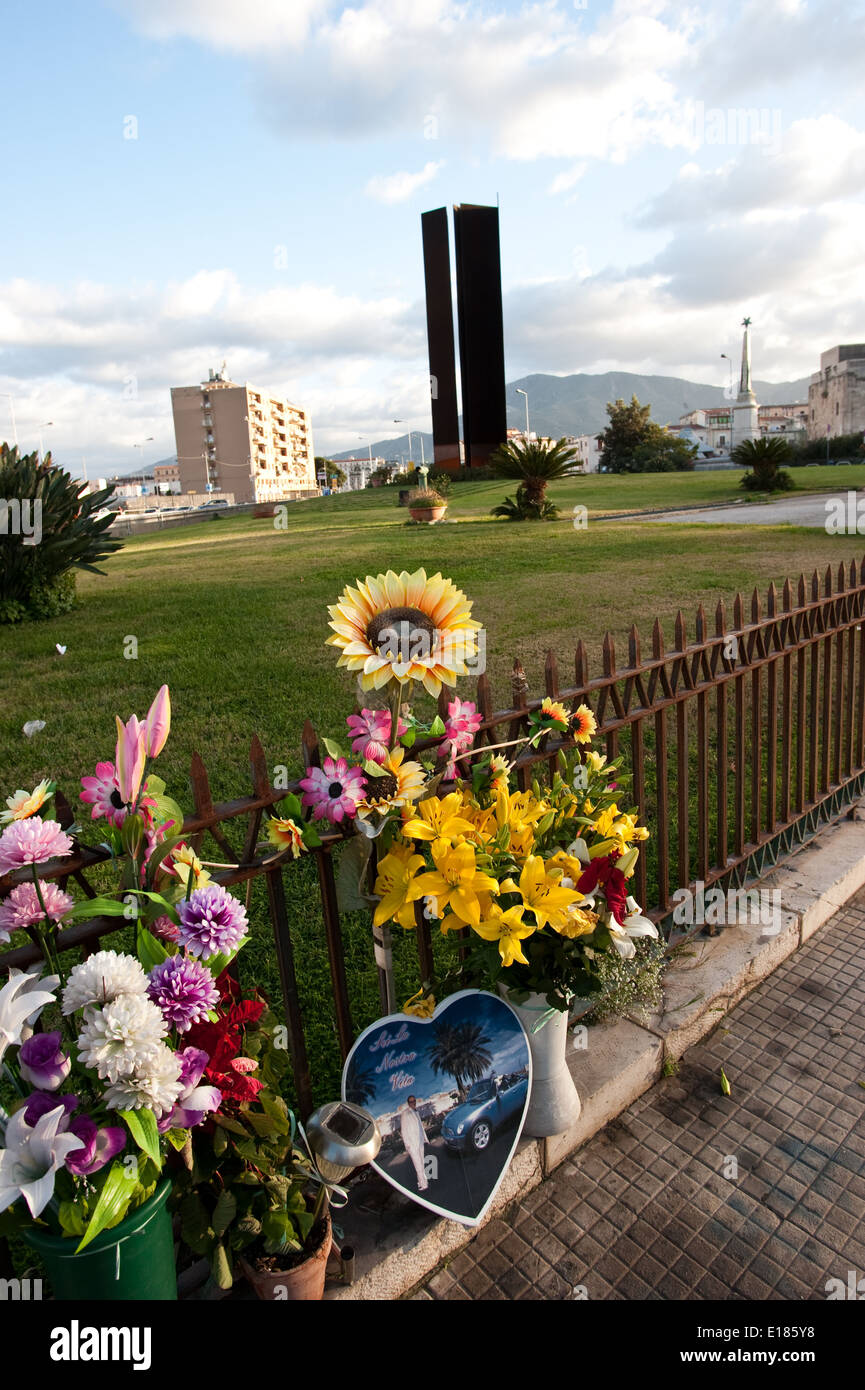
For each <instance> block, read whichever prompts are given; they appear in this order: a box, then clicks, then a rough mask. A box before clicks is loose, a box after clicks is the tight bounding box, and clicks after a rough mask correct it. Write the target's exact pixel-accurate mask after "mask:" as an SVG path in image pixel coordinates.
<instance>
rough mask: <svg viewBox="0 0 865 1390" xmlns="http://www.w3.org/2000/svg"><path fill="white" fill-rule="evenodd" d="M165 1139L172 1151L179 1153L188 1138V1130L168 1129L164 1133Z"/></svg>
mask: <svg viewBox="0 0 865 1390" xmlns="http://www.w3.org/2000/svg"><path fill="white" fill-rule="evenodd" d="M165 1137H166V1139H167V1140H168V1142H169V1144H170V1145H171V1147H172V1149H177V1151H178V1153H179V1152H180V1150H181V1149H182V1148H184V1147H185V1145H186V1141H187V1139H188V1138H189V1130H188V1129H169V1130H167V1131H166V1134H165Z"/></svg>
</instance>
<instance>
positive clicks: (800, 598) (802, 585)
mask: <svg viewBox="0 0 865 1390" xmlns="http://www.w3.org/2000/svg"><path fill="white" fill-rule="evenodd" d="M796 602H797V604H798V606H799V607H800V608H804V607H805V604H806V603H807V602H808V586H807V584H806V582H805V575H804V573H803V574H800V575H799V584H798V586H797V593H796Z"/></svg>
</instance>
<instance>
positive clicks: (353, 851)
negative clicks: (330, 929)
mask: <svg viewBox="0 0 865 1390" xmlns="http://www.w3.org/2000/svg"><path fill="white" fill-rule="evenodd" d="M371 854H372V841H371V840H368V839H367V838H366V836H365V835H355V836H354V838H353V839H352V840H350V841H349V843H348V845H347V847H346V848H345V849H344V850H343V851H342V853H341V854H340V858H339V870H338V872H337V876H336V900H337V903H338V905H339V910H340V912H363V911H366V910H367V909H368V908H369V905H370V903H371V901H372V899H371V898H370V897H369V895H368V894H366V893H365V892H364V891H363V880H364V877H365V875H366V871H367V866H368V865H369V860H370V855H371Z"/></svg>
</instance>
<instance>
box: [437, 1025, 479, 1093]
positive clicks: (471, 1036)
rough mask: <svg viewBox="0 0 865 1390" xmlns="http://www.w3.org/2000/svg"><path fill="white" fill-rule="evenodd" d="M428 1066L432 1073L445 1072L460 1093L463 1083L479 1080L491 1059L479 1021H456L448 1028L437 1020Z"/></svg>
mask: <svg viewBox="0 0 865 1390" xmlns="http://www.w3.org/2000/svg"><path fill="white" fill-rule="evenodd" d="M433 1036H434V1043H433V1049H432V1052H431V1054H430V1066H431V1067H432V1069H433V1071H435V1072H447V1073H448V1074H449V1075H450V1076H452V1077H453V1078H454V1081H455V1082H456V1083H457V1090H458V1091H459V1093H460V1096H461V1097H462V1096H464V1094H465V1092H466V1090H467V1089H468V1087H467V1083H468V1082H470V1081H479V1080H480V1078H481V1077H482V1076H483V1075H484V1073H485V1072H486V1070H487V1068H488V1067H489V1066H490V1064H491V1062H492V1056H491V1054H490V1053H489V1052H488V1050H487V1049H488V1047H489V1046H490V1041H491V1040H490V1038H489V1037H488V1036H487V1034H486V1033H485V1032H484V1030H483V1028H482V1026H481V1025H480V1024H479V1023H460V1024H457V1026H456V1027H452V1026H451V1025H450V1024H449V1023H439V1024H437V1025H436V1028H435V1032H434V1035H433Z"/></svg>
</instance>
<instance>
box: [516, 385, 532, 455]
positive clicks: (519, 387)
mask: <svg viewBox="0 0 865 1390" xmlns="http://www.w3.org/2000/svg"><path fill="white" fill-rule="evenodd" d="M516 389H517V395H518V396H525V398H526V443H527V444H528V442H529V393H528V391H524V390H523V388H522V386H518V387H517V388H516Z"/></svg>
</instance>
